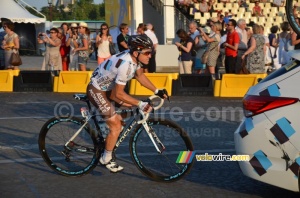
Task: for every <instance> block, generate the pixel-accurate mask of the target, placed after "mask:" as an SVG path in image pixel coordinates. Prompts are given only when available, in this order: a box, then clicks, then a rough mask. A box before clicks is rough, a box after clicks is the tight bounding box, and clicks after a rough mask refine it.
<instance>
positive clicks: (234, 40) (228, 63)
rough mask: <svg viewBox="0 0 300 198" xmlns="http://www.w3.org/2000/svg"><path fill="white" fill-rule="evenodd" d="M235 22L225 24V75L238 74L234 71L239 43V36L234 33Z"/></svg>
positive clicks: (231, 20)
mask: <svg viewBox="0 0 300 198" xmlns="http://www.w3.org/2000/svg"><path fill="white" fill-rule="evenodd" d="M235 27H236V21H235V20H234V19H230V20H229V22H228V24H227V38H226V42H225V43H223V46H224V47H225V70H226V73H233V74H234V73H238V72H237V71H236V62H237V55H238V47H239V43H240V37H239V34H238V33H237V32H236V31H235Z"/></svg>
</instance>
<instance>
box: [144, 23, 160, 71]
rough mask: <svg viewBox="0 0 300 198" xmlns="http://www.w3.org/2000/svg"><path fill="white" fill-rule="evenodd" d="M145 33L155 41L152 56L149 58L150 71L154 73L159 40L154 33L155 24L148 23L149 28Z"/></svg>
mask: <svg viewBox="0 0 300 198" xmlns="http://www.w3.org/2000/svg"><path fill="white" fill-rule="evenodd" d="M145 34H146V35H147V36H148V37H149V38H150V39H151V41H152V43H153V50H152V54H151V58H150V59H149V64H148V72H150V73H154V72H156V60H155V56H156V50H157V45H158V40H157V37H156V35H155V33H154V28H153V25H152V24H151V23H148V24H147V30H146V31H145Z"/></svg>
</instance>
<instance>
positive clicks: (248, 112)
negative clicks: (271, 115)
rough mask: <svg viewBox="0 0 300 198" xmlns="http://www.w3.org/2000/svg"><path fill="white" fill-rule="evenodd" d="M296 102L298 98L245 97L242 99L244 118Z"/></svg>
mask: <svg viewBox="0 0 300 198" xmlns="http://www.w3.org/2000/svg"><path fill="white" fill-rule="evenodd" d="M298 101H299V99H298V98H285V97H272V96H253V95H247V96H246V97H245V98H244V99H243V105H244V110H245V116H246V117H249V116H253V115H257V114H260V113H263V112H265V111H269V110H271V109H275V108H278V107H283V106H286V105H291V104H294V103H296V102H298Z"/></svg>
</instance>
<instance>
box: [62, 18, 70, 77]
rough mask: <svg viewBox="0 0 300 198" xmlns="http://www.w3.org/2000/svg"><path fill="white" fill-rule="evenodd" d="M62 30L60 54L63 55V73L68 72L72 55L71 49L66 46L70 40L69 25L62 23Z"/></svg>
mask: <svg viewBox="0 0 300 198" xmlns="http://www.w3.org/2000/svg"><path fill="white" fill-rule="evenodd" d="M60 27H61V28H62V31H63V32H62V35H61V36H62V38H61V41H62V42H61V46H60V53H61V55H62V57H61V60H62V66H63V71H67V70H68V68H69V62H70V60H69V58H70V57H69V55H70V47H69V46H66V42H67V40H68V39H69V37H70V35H69V25H68V24H67V23H62V24H61V25H60Z"/></svg>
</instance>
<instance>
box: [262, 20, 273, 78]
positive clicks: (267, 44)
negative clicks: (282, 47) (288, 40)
mask: <svg viewBox="0 0 300 198" xmlns="http://www.w3.org/2000/svg"><path fill="white" fill-rule="evenodd" d="M260 29H261V32H260V34H261V35H263V37H264V39H265V46H264V56H265V72H266V71H267V70H268V67H269V66H270V65H271V64H272V59H271V56H270V53H268V52H269V51H270V50H269V48H270V42H269V38H268V37H267V36H265V34H264V31H265V28H264V26H263V25H260Z"/></svg>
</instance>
